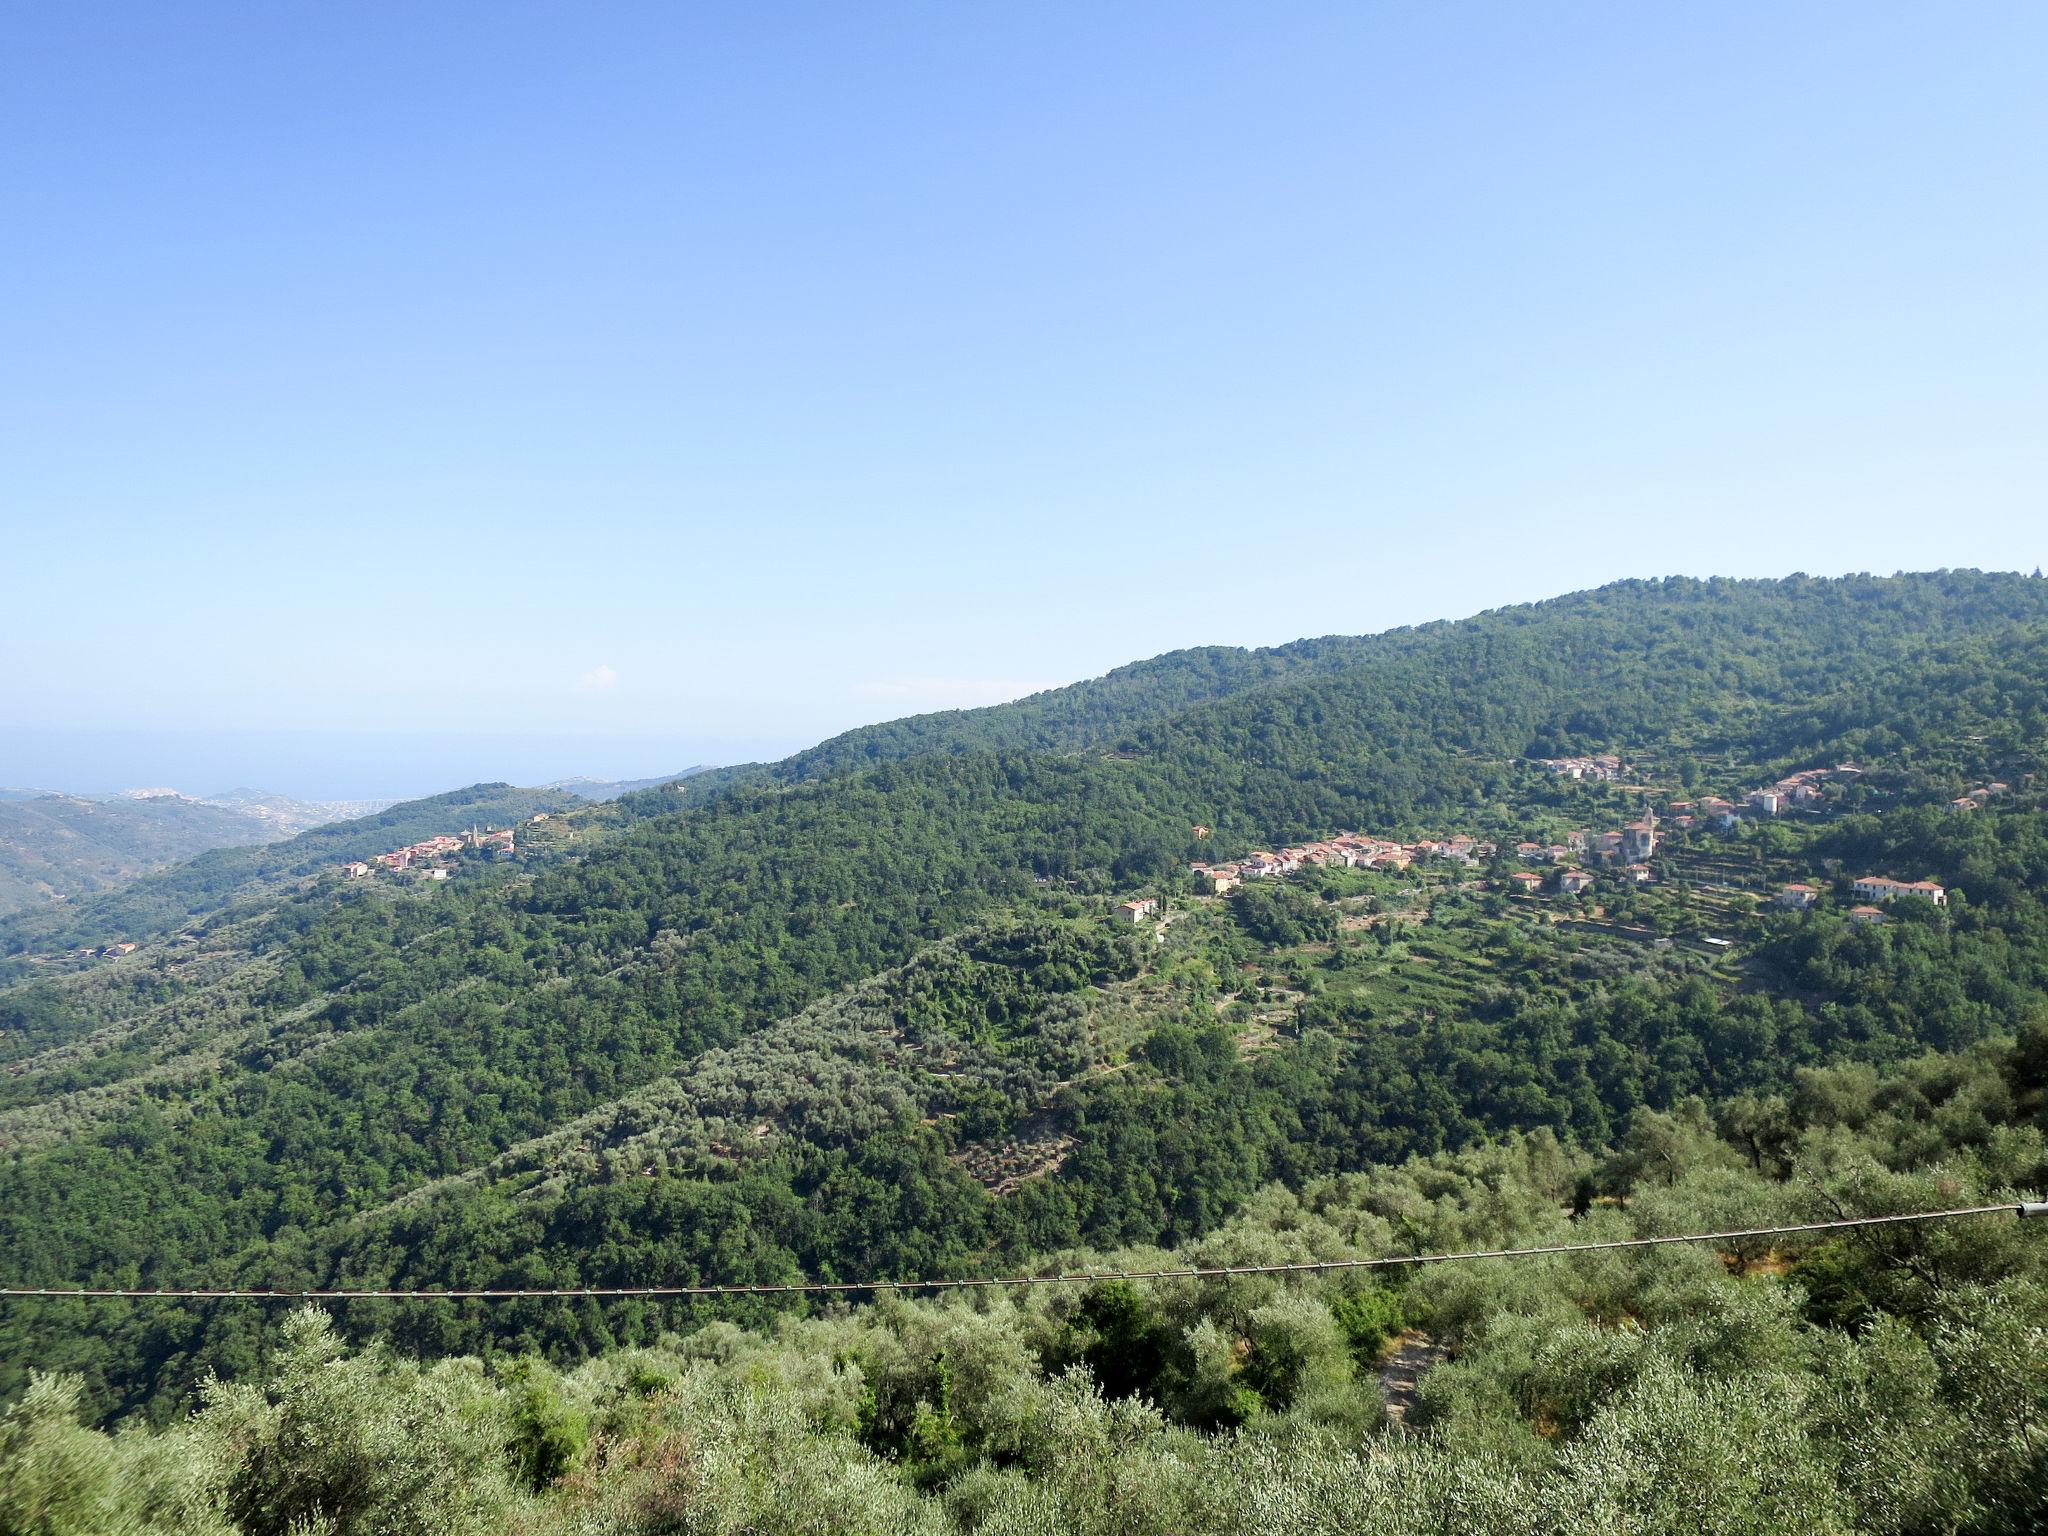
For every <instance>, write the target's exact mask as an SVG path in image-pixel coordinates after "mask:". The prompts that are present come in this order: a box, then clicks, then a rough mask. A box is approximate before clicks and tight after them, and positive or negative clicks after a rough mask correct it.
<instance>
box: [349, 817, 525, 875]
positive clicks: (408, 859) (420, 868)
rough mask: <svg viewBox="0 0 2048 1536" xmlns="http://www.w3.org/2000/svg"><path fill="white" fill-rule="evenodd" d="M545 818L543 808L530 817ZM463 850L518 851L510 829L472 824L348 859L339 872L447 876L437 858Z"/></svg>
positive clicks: (495, 854)
mask: <svg viewBox="0 0 2048 1536" xmlns="http://www.w3.org/2000/svg"><path fill="white" fill-rule="evenodd" d="M547 819H548V815H547V812H546V811H538V812H536V813H535V814H534V817H533V821H534V823H535V824H538V823H540V822H544V821H546V820H547ZM465 851H466V852H470V853H483V854H488V855H490V856H491V857H492V858H497V859H509V858H512V857H513V856H514V854H515V853H516V852H517V849H516V846H515V840H514V835H513V829H512V828H510V827H489V826H487V827H485V828H483V829H482V830H481V831H479V830H478V829H477V828H475V827H471V828H470V829H469V831H468V832H467V833H465V834H464V835H462V836H461V837H451V836H449V835H447V834H446V833H443V834H441V835H440V836H437V837H430V838H427V839H425V840H424V841H421V842H417V843H409V844H407V845H406V846H405V847H403V848H394V849H392V850H391V851H390V852H389V853H379V854H374V855H372V856H371V857H370V858H369V859H367V860H363V859H355V860H351V861H350V862H348V863H346V864H343V865H342V866H341V873H342V877H343V878H344V879H348V880H362V879H366V878H367V877H369V876H370V875H372V874H375V873H376V872H377V871H378V870H380V869H381V870H384V871H386V872H387V873H390V874H394V875H395V874H402V873H404V872H406V871H408V870H412V871H413V872H414V873H417V874H424V875H425V876H426V877H427V878H428V879H429V880H446V879H447V878H448V877H449V875H450V874H451V873H453V871H452V870H451V869H450V867H449V866H448V865H447V864H446V863H444V862H438V861H442V860H446V859H448V858H451V857H453V856H454V855H456V854H458V853H463V852H465ZM415 866H417V867H415Z"/></svg>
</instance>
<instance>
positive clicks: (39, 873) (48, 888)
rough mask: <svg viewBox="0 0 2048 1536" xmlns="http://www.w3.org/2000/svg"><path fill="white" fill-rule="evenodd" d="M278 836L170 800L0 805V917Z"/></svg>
mask: <svg viewBox="0 0 2048 1536" xmlns="http://www.w3.org/2000/svg"><path fill="white" fill-rule="evenodd" d="M279 835H280V833H279V829H277V828H275V827H273V826H269V825H266V824H265V823H264V822H263V821H261V820H259V819H258V818H256V817H254V816H249V815H245V814H243V813H242V812H240V811H237V810H235V809H232V808H230V807H226V806H219V805H208V804H205V803H204V802H202V801H198V800H187V799H185V798H183V797H182V796H178V795H159V796H152V797H149V798H146V799H111V800H84V799H80V798H78V797H77V796H74V795H36V796H32V797H24V798H21V799H7V800H0V915H4V914H6V913H9V912H18V911H22V910H23V909H33V908H45V907H48V906H49V905H50V904H51V903H52V902H53V901H58V900H64V901H75V900H77V899H78V898H80V897H84V896H90V895H92V894H93V893H94V892H96V891H102V890H105V889H106V888H107V887H108V886H111V885H119V884H122V883H123V882H125V881H129V880H132V879H134V878H135V877H136V876H137V875H141V874H146V873H147V872H149V871H151V870H156V869H162V868H163V867H164V866H166V865H169V864H176V863H178V862H180V861H181V860H185V859H189V858H192V857H193V856H194V855H195V854H201V853H204V852H206V851H207V850H208V849H209V848H239V847H246V846H247V845H249V844H251V843H265V842H270V841H272V840H273V839H275V838H276V837H278V836H279Z"/></svg>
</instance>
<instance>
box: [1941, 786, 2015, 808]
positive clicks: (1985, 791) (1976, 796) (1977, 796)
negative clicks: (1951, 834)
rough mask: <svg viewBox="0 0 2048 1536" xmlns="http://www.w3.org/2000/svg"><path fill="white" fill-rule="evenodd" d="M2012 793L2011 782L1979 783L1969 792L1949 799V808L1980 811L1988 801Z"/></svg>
mask: <svg viewBox="0 0 2048 1536" xmlns="http://www.w3.org/2000/svg"><path fill="white" fill-rule="evenodd" d="M2011 793H2012V786H2011V785H2010V784H1979V785H1978V786H1977V787H1976V788H1975V789H1973V790H1971V791H1970V792H1969V793H1968V794H1965V795H1957V796H1956V797H1955V799H1953V800H1951V801H1949V803H1948V808H1949V809H1950V810H1952V811H1978V810H1982V809H1983V808H1984V805H1985V802H1986V801H1989V800H1995V799H1997V798H1998V796H2000V795H2009V794H2011Z"/></svg>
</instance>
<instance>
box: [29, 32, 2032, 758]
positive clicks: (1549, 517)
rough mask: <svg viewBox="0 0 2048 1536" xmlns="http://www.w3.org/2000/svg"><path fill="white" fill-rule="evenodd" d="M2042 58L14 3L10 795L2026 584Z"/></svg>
mask: <svg viewBox="0 0 2048 1536" xmlns="http://www.w3.org/2000/svg"><path fill="white" fill-rule="evenodd" d="M2044 52H2048V9H2044V8H2041V7H2038V6H2025V5H2018V4H1999V3H1992V4H1986V5H1983V6H1975V7H1970V8H1968V9H1967V10H1939V9H1932V8H1927V7H1916V6H1909V5H1897V4H1860V5H1854V6H1851V5H1846V4H1828V3H1821V4H1815V5H1811V6H1801V7H1796V8H1790V9H1787V8H1784V7H1778V6H1765V5H1760V4H1732V5H1728V4H1721V5H1714V6H1696V5H1683V4H1681V5H1675V6H1666V7H1656V8H1640V7H1636V8H1630V7H1621V6H1613V5H1577V4H1568V5H1561V6H1551V7H1541V8H1533V7H1524V6H1511V5H1505V4H1495V5H1480V6H1473V7H1460V8H1435V9H1417V8H1398V7H1375V6H1339V5H1330V4H1304V5H1299V6H1282V7H1261V8H1257V9H1250V8H1241V7H1232V6H1225V5H1202V4H1196V5H1173V6H1165V5H1154V4H1145V3H1140V4H1135V5H1131V6H1119V7H1114V8H1107V9H1105V8H1103V7H1098V6H1087V5H1079V4H1071V3H1064V0H1051V3H1048V4H1044V5H1038V6H1032V7H1028V8H1023V9H1014V10H1007V11H1006V10H999V9H989V8H972V9H953V10H947V9H943V8H940V9H934V8H931V7H925V6H918V5H897V4H890V3H883V4H879V5H875V6H869V7H861V8H859V9H858V11H853V10H848V9H845V8H841V7H832V6H822V5H814V4H802V3H796V4H790V5H784V6H771V7H746V8H738V9H729V10H706V9H704V8H692V7H673V6H660V5H653V4H648V3H645V0H625V3H622V4H619V5H616V6H608V7H603V8H597V9H590V8H584V9H579V10H573V11H571V10H564V9H562V8H560V7H555V6H547V5H539V4H533V3H529V0H509V3H493V4H490V5H483V4H480V3H476V0H451V3H449V4H445V5H437V6H433V7H396V6H388V5H377V4H372V5H367V6H361V7H350V8H348V9H347V10H345V11H343V10H331V11H330V10H317V9H305V8H295V9H279V8H263V7H250V6H246V5H241V4H235V3H232V0H195V3H194V4H191V5H185V6H178V7H163V6H152V5H143V4H140V3H136V0H111V3H109V4H105V5H94V6H89V7H62V6H43V7H32V8H26V9H23V10H21V11H20V12H19V14H17V15H16V16H15V17H14V18H13V26H12V28H11V30H10V33H9V37H8V47H7V48H6V50H5V51H4V53H0V143H6V144H8V145H9V146H10V147H11V148H12V149H13V151H14V152H13V153H11V154H7V155H0V195H4V196H5V198H6V202H7V206H8V207H9V209H10V211H11V212H12V213H13V214H14V215H15V218H14V222H15V224H16V225H17V226H18V227H19V228H20V229H21V230H22V231H23V232H24V234H23V237H22V238H19V239H16V240H13V241H10V242H7V243H6V244H5V245H4V247H0V287H4V291H6V292H7V293H9V294H10V295H13V296H15V297H16V299H17V302H16V303H15V305H14V306H13V307H12V311H11V313H10V322H9V325H8V330H7V339H8V346H7V358H6V361H5V363H4V364H0V419H4V420H6V422H7V423H8V434H7V435H8V444H7V452H6V453H5V455H4V456H0V550H4V551H5V555H6V558H7V560H8V564H9V570H10V574H13V575H14V576H15V577H16V579H15V580H14V581H13V582H12V583H11V584H10V589H9V603H8V609H7V612H6V613H5V615H4V616H0V648H4V654H0V722H4V739H0V782H7V783H27V784H32V785H34V784H42V783H46V782H48V783H53V784H54V786H55V787H64V788H87V787H97V788H107V787H126V786H128V785H130V784H132V783H135V782H140V783H144V784H149V783H169V784H174V785H176V786H178V787H181V788H185V787H189V788H192V789H194V790H196V791H201V792H204V791H207V790H211V789H216V788H219V787H222V786H223V785H225V784H233V783H237V782H248V783H251V784H254V785H256V786H257V787H260V788H265V789H274V790H278V791H281V792H286V793H301V794H314V795H318V796H320V797H322V798H326V797H332V796H343V797H348V798H355V797H358V796H364V795H384V794H391V793H415V792H420V791H424V790H428V789H436V788H444V787H447V785H448V784H449V783H452V782H469V781H474V780H476V779H479V778H512V779H532V778H536V777H543V778H544V777H559V776H563V775H570V774H579V773H588V774H593V775H599V776H602V775H608V774H614V773H617V774H629V775H634V776H638V775H646V774H654V773H662V772H668V771H673V770H674V769H676V768H680V767H683V766H685V765H687V764H688V763H691V762H695V761H701V760H709V761H728V762H729V761H734V760H741V759H746V758H757V757H764V756H771V757H772V756H776V755H779V754H780V753H781V752H784V751H787V750H790V749H792V748H795V747H800V746H803V745H805V744H807V743H809V742H812V741H816V740H819V739H822V738H824V737H827V736H829V735H831V734H833V733H834V732H836V731H839V730H843V729H846V728H848V727H850V726H854V725H858V724H862V723H866V722H869V721H874V720H879V719H885V718H890V717H893V716H899V715H905V714H913V713H918V712H922V711H928V710H933V709H942V708H947V707H953V706H961V705H977V704H986V703H992V702H996V701H998V700H1002V699H1006V698H1012V697H1016V696H1018V695H1020V694H1025V693H1029V692H1032V691H1034V690H1036V689H1039V688H1042V687H1047V686H1052V685H1056V684H1060V683H1065V682H1070V681H1073V680H1075V679H1077V678H1082V677H1088V676H1093V675H1096V674H1099V673H1101V672H1104V671H1107V670H1108V669H1110V668H1112V667H1115V666H1118V665H1121V664H1123V663H1125V662H1128V661H1131V660H1134V659H1137V658H1141V657H1146V656H1152V655H1157V654H1160V653H1162V652H1165V651H1169V650H1174V649H1178V648H1181V647H1186V646H1194V645H1204V644H1235V645H1268V644H1277V643H1281V642H1284V641H1287V640H1291V639H1294V638H1296V637H1298V636H1302V635H1317V634H1329V633H1350V634H1357V633H1367V632H1373V631H1378V630H1383V629H1387V628H1390V627H1394V626H1398V625H1403V624H1414V623H1420V622H1423V621H1426V620H1429V619H1433V618H1440V617H1445V616H1447V615H1452V614H1459V613H1469V612H1476V611H1479V610H1483V609H1487V608H1493V607H1498V606H1501V605H1503V604H1508V603H1514V602H1520V601H1527V600H1531V599H1535V598H1540V597H1547V596H1551V595H1554V594H1557V593H1561V592H1567V591H1572V590H1576V589H1582V588H1585V587H1591V586H1597V585H1600V584H1602V583H1604V582H1607V581H1611V580H1614V579H1617V578H1622V577H1630V576H1654V575H1660V574H1663V573H1665V572H1671V571H1717V572H1720V573H1722V574H1727V575H1734V576H1765V575H1779V574H1783V573H1784V572H1787V571H1790V570H1798V569H1803V570H1808V571H1815V572H1831V571H1833V572H1839V571H1848V570H1874V571H1889V570H1895V569H1928V568H1932V567H1939V566H1976V567H1983V568H1999V569H2019V570H2027V569H2031V568H2032V567H2033V566H2035V565H2037V564H2040V563H2042V562H2043V561H2044V560H2048V433H2044V432H2042V431H2041V430H2040V423H2041V422H2042V421H2043V420H2044V419H2048V376H2044V374H2043V372H2042V370H2041V368H2040V366H2039V359H2040V358H2041V356H2042V355H2044V353H2048V287H2044V285H2043V284H2042V282H2041V280H2040V272H2041V270H2042V265H2043V260H2044V254H2048V157H2043V156H2042V155H2040V154H2039V153H2038V152H2037V146H2038V145H2039V144H2041V143H2042V142H2043V140H2044V139H2048V93H2043V92H2042V91H2041V90H2040V89H2039V80H2038V67H2037V61H2038V60H2039V59H2040V58H2041V57H2042V56H2043V54H2044Z"/></svg>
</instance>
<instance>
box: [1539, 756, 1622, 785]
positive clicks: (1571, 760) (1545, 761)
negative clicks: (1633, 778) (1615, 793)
mask: <svg viewBox="0 0 2048 1536" xmlns="http://www.w3.org/2000/svg"><path fill="white" fill-rule="evenodd" d="M1537 761H1539V762H1540V763H1541V764H1542V765H1543V766H1544V767H1545V768H1548V769H1549V770H1550V771H1551V772H1552V773H1554V774H1556V775H1557V776H1558V777H1559V778H1561V779H1590V780H1594V781H1597V782H1600V783H1605V784H1612V783H1617V782H1619V781H1620V779H1621V777H1622V775H1623V774H1625V773H1626V772H1627V771H1628V770H1627V769H1626V768H1625V767H1623V766H1622V761H1621V759H1620V758H1618V757H1616V756H1615V755H1614V754H1613V753H1611V752H1600V753H1596V754H1594V755H1593V756H1592V757H1545V758H1539V759H1537Z"/></svg>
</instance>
